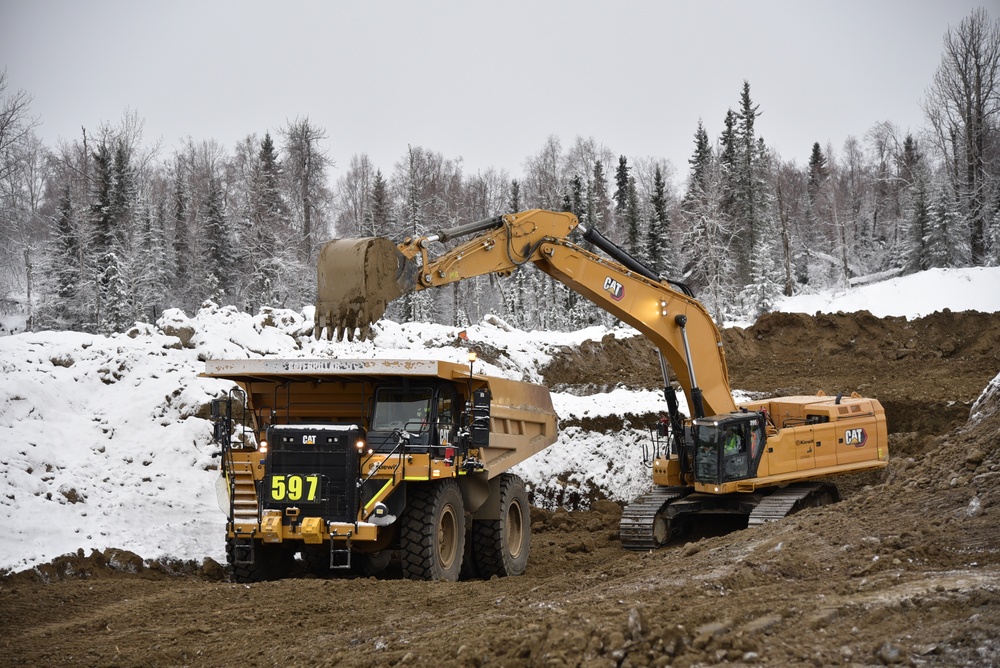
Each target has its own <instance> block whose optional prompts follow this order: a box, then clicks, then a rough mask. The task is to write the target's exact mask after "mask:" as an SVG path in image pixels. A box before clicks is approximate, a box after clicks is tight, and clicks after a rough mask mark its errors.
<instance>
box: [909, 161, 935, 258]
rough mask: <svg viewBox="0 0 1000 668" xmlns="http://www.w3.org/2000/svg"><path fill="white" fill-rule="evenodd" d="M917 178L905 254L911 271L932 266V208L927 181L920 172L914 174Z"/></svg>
mask: <svg viewBox="0 0 1000 668" xmlns="http://www.w3.org/2000/svg"><path fill="white" fill-rule="evenodd" d="M913 178H914V180H915V182H914V184H913V189H912V199H911V203H910V205H909V209H910V210H909V214H908V215H909V220H908V221H907V227H908V230H909V237H910V243H909V244H907V250H908V252H907V253H906V255H905V258H904V259H905V260H906V262H907V265H906V268H907V269H908V270H909V271H911V272H914V271H922V270H924V269H928V268H930V266H931V258H930V253H929V251H928V240H929V239H930V238H931V210H930V202H929V201H928V193H927V181H926V179H925V178H923V176H922V175H920V174H918V173H916V172H915V173H914V174H913Z"/></svg>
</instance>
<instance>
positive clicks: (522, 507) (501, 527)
mask: <svg viewBox="0 0 1000 668" xmlns="http://www.w3.org/2000/svg"><path fill="white" fill-rule="evenodd" d="M499 489H500V519H499V520H476V521H474V522H473V523H472V539H473V546H472V551H473V554H474V555H475V561H476V570H477V571H478V572H479V575H480V576H481V577H483V578H485V579H489V578H490V577H492V576H494V575H496V576H499V577H508V576H512V575H521V574H522V573H524V569H525V567H526V566H527V565H528V552H530V550H531V510H530V507H529V506H528V493H527V492H526V491H525V489H524V481H523V480H521V479H520V478H519V477H517V476H516V475H514V474H512V473H502V474H500V484H499Z"/></svg>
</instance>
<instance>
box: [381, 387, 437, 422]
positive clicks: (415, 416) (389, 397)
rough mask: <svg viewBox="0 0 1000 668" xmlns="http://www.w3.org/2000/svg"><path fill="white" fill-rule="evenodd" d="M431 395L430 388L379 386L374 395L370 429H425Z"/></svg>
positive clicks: (428, 416)
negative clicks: (373, 409)
mask: <svg viewBox="0 0 1000 668" xmlns="http://www.w3.org/2000/svg"><path fill="white" fill-rule="evenodd" d="M431 397H432V392H431V389H430V388H424V387H421V388H410V389H402V388H388V387H383V388H379V390H378V392H377V394H376V395H375V411H374V413H373V414H372V431H392V430H394V429H405V430H406V431H409V432H422V431H427V429H428V428H429V420H430V409H431Z"/></svg>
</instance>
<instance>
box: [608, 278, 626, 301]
mask: <svg viewBox="0 0 1000 668" xmlns="http://www.w3.org/2000/svg"><path fill="white" fill-rule="evenodd" d="M604 289H605V290H607V291H608V292H609V293H610V294H611V298H612V299H614V300H615V301H616V302H620V301H621V300H622V297H624V296H625V286H624V285H622V284H621V283H619V282H618V281H616V280H615V279H613V278H611V277H610V276H608V277H607V278H605V279H604Z"/></svg>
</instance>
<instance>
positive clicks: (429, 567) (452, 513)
mask: <svg viewBox="0 0 1000 668" xmlns="http://www.w3.org/2000/svg"><path fill="white" fill-rule="evenodd" d="M407 491H408V492H409V498H408V499H407V504H406V510H405V511H404V513H403V517H402V526H401V533H400V547H401V548H402V555H403V559H402V561H403V575H404V576H406V577H407V578H410V579H411V580H446V581H449V582H455V581H457V580H458V577H459V574H460V573H461V571H462V559H463V556H464V554H465V506H464V504H463V503H462V493H461V491H460V490H459V488H458V484H457V483H456V482H455V481H454V480H442V481H440V482H436V483H430V484H426V485H421V486H419V487H418V486H413V487H412V488H411V489H410V490H407Z"/></svg>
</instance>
